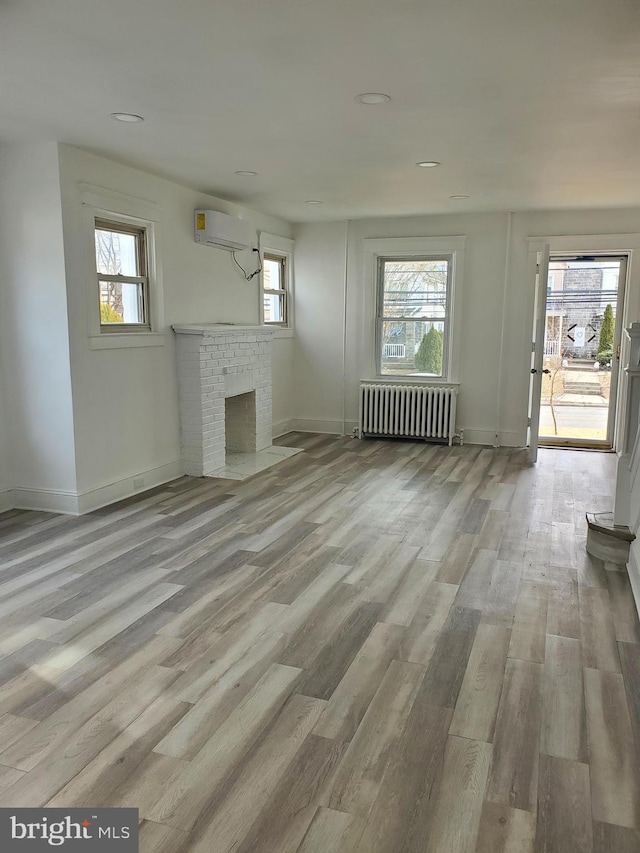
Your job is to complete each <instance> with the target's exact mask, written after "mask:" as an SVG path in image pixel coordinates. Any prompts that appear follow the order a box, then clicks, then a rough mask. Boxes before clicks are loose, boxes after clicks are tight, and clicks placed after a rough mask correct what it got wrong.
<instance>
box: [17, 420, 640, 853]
mask: <svg viewBox="0 0 640 853" xmlns="http://www.w3.org/2000/svg"><path fill="white" fill-rule="evenodd" d="M281 443H282V444H283V445H287V444H288V445H294V446H296V447H302V448H303V452H302V453H300V454H298V455H296V456H294V457H292V458H291V459H288V460H286V461H284V462H283V463H282V464H280V465H278V466H276V467H275V468H271V469H269V470H268V471H265V472H263V473H260V474H258V475H256V476H255V477H252V478H251V479H249V480H246V481H244V482H233V481H229V480H213V479H212V480H207V479H193V478H186V477H185V478H181V479H179V480H176V481H174V482H172V483H169V484H167V485H166V486H162V487H160V488H157V489H155V490H153V491H151V492H147V493H145V494H144V495H141V496H138V497H136V498H134V499H131V500H128V501H125V502H122V503H120V504H117V505H115V506H113V507H110V508H107V509H104V510H100V511H98V512H95V513H92V514H90V515H86V516H83V517H81V518H65V517H60V516H53V515H50V514H45V513H35V512H22V511H13V512H9V513H5V514H4V515H0V562H1V570H0V655H1V658H0V750H1V751H0V805H3V806H44V805H49V806H88V807H90V806H93V807H98V806H135V807H137V808H139V810H140V819H141V825H140V841H141V845H140V847H141V850H142V851H144V853H187V851H188V853H230V851H234V853H258V851H260V853H267V851H270V853H295V851H299V853H312V851H313V853H332V851H354V853H356V851H357V853H383V851H384V853H413V851H427V853H436V852H437V853H474V851H478V853H501V851H502V853H530V851H536V853H538V851H555V852H556V853H573V851H575V852H576V853H578V851H579V853H583V851H584V853H588V851H593V853H605V851H607V853H630V851H638V850H640V842H639V835H638V829H639V828H640V782H639V774H638V751H637V748H638V746H639V745H640V645H639V644H640V631H639V628H638V620H637V617H636V611H635V608H634V604H633V598H632V594H631V590H630V586H629V581H628V577H627V574H626V572H625V571H623V570H619V569H616V567H614V566H612V565H605V564H603V563H602V562H600V561H598V560H596V559H594V558H592V557H590V556H589V555H587V553H586V551H585V547H584V546H585V535H586V524H585V520H584V513H585V511H586V510H608V509H611V507H612V477H613V463H614V459H613V457H612V456H611V455H607V454H602V453H579V452H569V451H563V450H551V449H547V450H542V451H541V453H540V460H539V462H538V464H537V466H535V467H529V466H528V465H527V463H526V457H525V455H524V453H523V451H518V450H510V449H498V450H494V449H488V448H480V447H464V448H460V447H454V448H448V447H442V446H432V445H425V444H422V443H413V442H384V441H371V440H369V441H358V440H353V439H349V438H336V437H329V436H320V435H304V434H291V435H288V436H286V437H284V438H283V439H281Z"/></svg>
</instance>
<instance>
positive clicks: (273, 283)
mask: <svg viewBox="0 0 640 853" xmlns="http://www.w3.org/2000/svg"><path fill="white" fill-rule="evenodd" d="M283 270H284V264H283V263H282V261H281V260H279V259H275V260H274V259H273V258H267V257H265V259H264V264H263V268H262V286H263V287H264V289H265V290H284V276H283Z"/></svg>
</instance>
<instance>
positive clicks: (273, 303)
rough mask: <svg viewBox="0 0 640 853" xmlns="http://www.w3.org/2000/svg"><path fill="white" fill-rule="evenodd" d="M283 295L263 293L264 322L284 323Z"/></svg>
mask: <svg viewBox="0 0 640 853" xmlns="http://www.w3.org/2000/svg"><path fill="white" fill-rule="evenodd" d="M284 321H285V316H284V296H283V294H281V293H265V294H264V322H265V323H284Z"/></svg>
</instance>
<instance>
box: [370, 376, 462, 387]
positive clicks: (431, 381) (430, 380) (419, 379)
mask: <svg viewBox="0 0 640 853" xmlns="http://www.w3.org/2000/svg"><path fill="white" fill-rule="evenodd" d="M361 381H362V382H380V383H383V382H387V383H393V384H394V385H403V384H404V385H447V386H448V385H459V384H460V383H459V382H454V381H452V380H451V379H443V378H442V377H437V378H436V377H429V376H407V375H406V374H404V375H399V376H395V375H394V374H393V373H388V374H384V375H382V376H380V375H378V376H374V378H373V379H362V380H361Z"/></svg>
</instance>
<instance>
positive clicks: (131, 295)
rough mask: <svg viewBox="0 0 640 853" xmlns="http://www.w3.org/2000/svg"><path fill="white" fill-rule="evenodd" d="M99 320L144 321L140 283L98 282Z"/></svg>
mask: <svg viewBox="0 0 640 853" xmlns="http://www.w3.org/2000/svg"><path fill="white" fill-rule="evenodd" d="M100 322H101V324H102V325H103V326H105V325H111V324H112V323H146V320H145V317H144V304H143V299H142V285H141V284H140V283H138V282H115V281H101V282H100Z"/></svg>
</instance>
